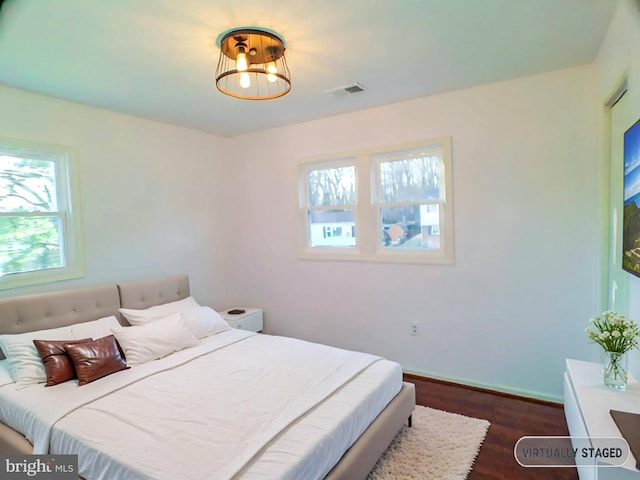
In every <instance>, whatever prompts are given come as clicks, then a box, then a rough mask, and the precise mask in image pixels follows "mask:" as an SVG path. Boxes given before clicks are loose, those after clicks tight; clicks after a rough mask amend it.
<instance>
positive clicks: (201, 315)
mask: <svg viewBox="0 0 640 480" xmlns="http://www.w3.org/2000/svg"><path fill="white" fill-rule="evenodd" d="M181 313H182V318H183V319H184V323H186V324H187V327H189V328H190V329H191V331H192V332H193V334H194V335H195V336H196V337H198V338H204V337H209V336H211V335H215V334H216V333H220V332H224V331H225V330H230V329H231V326H229V324H228V323H227V322H225V321H224V319H223V318H222V317H221V316H220V314H219V313H218V312H216V311H215V310H214V309H213V308H211V307H201V306H199V305H198V306H196V307H189V308H185V309H184V310H183V311H182V312H181Z"/></svg>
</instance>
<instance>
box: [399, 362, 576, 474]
mask: <svg viewBox="0 0 640 480" xmlns="http://www.w3.org/2000/svg"><path fill="white" fill-rule="evenodd" d="M405 381H407V382H411V383H414V384H415V386H416V403H417V404H418V405H423V406H425V407H431V408H437V409H439V410H446V411H448V412H453V413H459V414H461V415H467V416H469V417H476V418H484V419H486V420H489V422H491V426H490V427H489V431H488V432H487V436H486V438H485V440H484V442H483V444H482V447H481V448H480V453H479V454H478V457H477V458H476V461H475V463H474V465H473V470H472V471H471V474H470V475H469V477H468V480H520V479H522V480H549V479H553V480H578V474H577V471H576V469H575V468H525V467H522V466H520V464H519V463H518V462H517V461H516V459H515V458H514V456H513V448H514V446H515V444H516V442H517V441H518V439H519V438H520V437H523V436H527V435H550V436H552V435H559V436H564V435H569V431H568V429H567V422H566V420H565V417H564V409H563V407H562V405H561V404H554V403H545V402H541V401H537V400H529V399H525V398H522V397H514V396H508V395H503V394H499V393H494V392H489V391H483V390H480V389H475V388H472V387H466V386H461V385H457V384H453V383H447V382H442V381H439V380H431V379H427V378H424V377H419V376H415V375H409V374H405Z"/></svg>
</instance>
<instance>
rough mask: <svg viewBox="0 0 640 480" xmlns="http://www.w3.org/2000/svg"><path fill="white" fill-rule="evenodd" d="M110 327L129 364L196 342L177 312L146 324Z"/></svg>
mask: <svg viewBox="0 0 640 480" xmlns="http://www.w3.org/2000/svg"><path fill="white" fill-rule="evenodd" d="M111 331H112V332H113V334H114V335H115V337H116V340H118V343H119V344H120V346H121V347H122V349H123V350H124V355H125V357H126V359H127V366H130V367H133V366H135V365H140V364H143V363H146V362H149V361H151V360H155V359H157V358H162V357H166V356H167V355H169V354H171V353H173V352H177V351H179V350H182V349H184V348H187V347H195V346H196V345H198V344H199V341H198V339H197V338H196V336H195V335H194V334H193V332H192V331H191V329H190V328H189V327H187V325H186V323H185V322H184V320H183V319H182V314H181V313H180V312H178V313H174V314H173V315H170V316H168V317H166V318H161V319H159V320H155V321H153V322H151V323H147V324H146V325H140V326H137V327H119V328H114V329H112V330H111Z"/></svg>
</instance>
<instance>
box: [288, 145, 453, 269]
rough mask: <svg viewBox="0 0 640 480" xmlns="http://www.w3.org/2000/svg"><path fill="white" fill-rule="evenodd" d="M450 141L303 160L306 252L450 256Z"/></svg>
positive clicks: (435, 259)
mask: <svg viewBox="0 0 640 480" xmlns="http://www.w3.org/2000/svg"><path fill="white" fill-rule="evenodd" d="M451 184H452V180H451V141H450V139H449V138H440V139H434V140H428V141H424V142H418V143H415V144H409V145H400V146H394V147H386V148H380V149H371V150H367V151H362V152H355V153H351V154H348V155H344V156H342V159H340V160H335V159H331V158H327V159H325V158H323V159H313V160H310V161H303V162H301V163H300V165H299V202H300V232H301V233H300V235H301V236H300V248H299V252H298V257H299V258H301V259H320V260H322V259H327V260H330V259H339V260H361V261H389V262H410V263H442V264H450V263H453V258H454V257H453V217H452V212H453V208H452V191H451Z"/></svg>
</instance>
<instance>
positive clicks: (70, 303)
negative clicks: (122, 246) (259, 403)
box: [0, 275, 415, 480]
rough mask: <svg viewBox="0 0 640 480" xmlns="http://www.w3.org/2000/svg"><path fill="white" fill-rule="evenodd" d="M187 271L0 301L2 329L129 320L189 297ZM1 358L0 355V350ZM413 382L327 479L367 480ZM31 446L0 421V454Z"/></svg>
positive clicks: (407, 404) (405, 410)
mask: <svg viewBox="0 0 640 480" xmlns="http://www.w3.org/2000/svg"><path fill="white" fill-rule="evenodd" d="M189 294H190V293H189V278H188V277H187V276H186V275H177V276H172V277H166V278H160V279H151V280H142V281H137V282H127V283H121V284H113V285H104V286H98V287H90V288H83V289H77V290H68V291H62V292H54V293H45V294H37V295H26V296H20V297H13V298H7V299H1V300H0V334H2V333H24V332H29V331H33V330H42V329H47V328H55V327H61V326H65V325H72V324H74V323H80V322H87V321H91V320H95V319H98V318H102V317H107V316H109V315H115V316H116V317H117V318H118V320H119V321H120V323H122V324H123V325H127V322H126V320H124V318H123V317H122V315H121V314H120V313H119V311H118V309H119V308H135V309H142V308H148V307H151V306H153V305H160V304H163V303H168V302H173V301H175V300H180V299H182V298H186V297H188V296H189ZM0 358H2V354H1V353H0ZM414 408H415V387H414V385H413V384H412V383H407V382H404V383H403V385H402V389H401V390H400V392H399V393H398V394H397V395H396V396H395V398H394V399H393V400H391V402H389V404H388V405H387V407H385V409H384V410H383V411H382V412H381V413H380V415H378V417H377V418H376V419H375V420H374V421H373V423H372V424H371V425H370V426H369V427H368V428H367V430H365V432H364V433H363V434H362V435H361V436H360V438H359V439H358V440H357V441H356V442H355V443H354V444H353V445H352V446H351V448H350V449H349V450H347V451H346V452H345V454H344V455H343V456H342V458H341V459H340V461H339V462H338V463H337V464H336V465H335V467H334V468H333V469H332V470H331V471H330V472H329V474H328V475H327V476H326V477H325V479H326V480H351V479H359V478H361V479H365V478H366V477H367V475H368V474H369V472H370V471H371V469H372V468H373V466H374V465H375V464H376V462H377V461H378V458H380V456H381V455H382V454H383V453H384V451H385V450H386V449H387V447H388V446H389V444H390V443H391V441H392V440H393V438H394V437H395V436H396V434H397V433H398V432H399V430H400V429H401V428H402V426H403V425H404V424H405V423H406V422H407V421H409V426H410V421H411V414H412V413H413V410H414ZM32 452H33V446H32V445H31V443H29V441H28V440H27V439H26V438H25V437H24V436H23V435H22V434H20V433H19V432H16V431H15V430H13V429H12V428H10V427H9V426H7V425H5V424H3V423H1V422H0V454H30V453H32Z"/></svg>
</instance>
